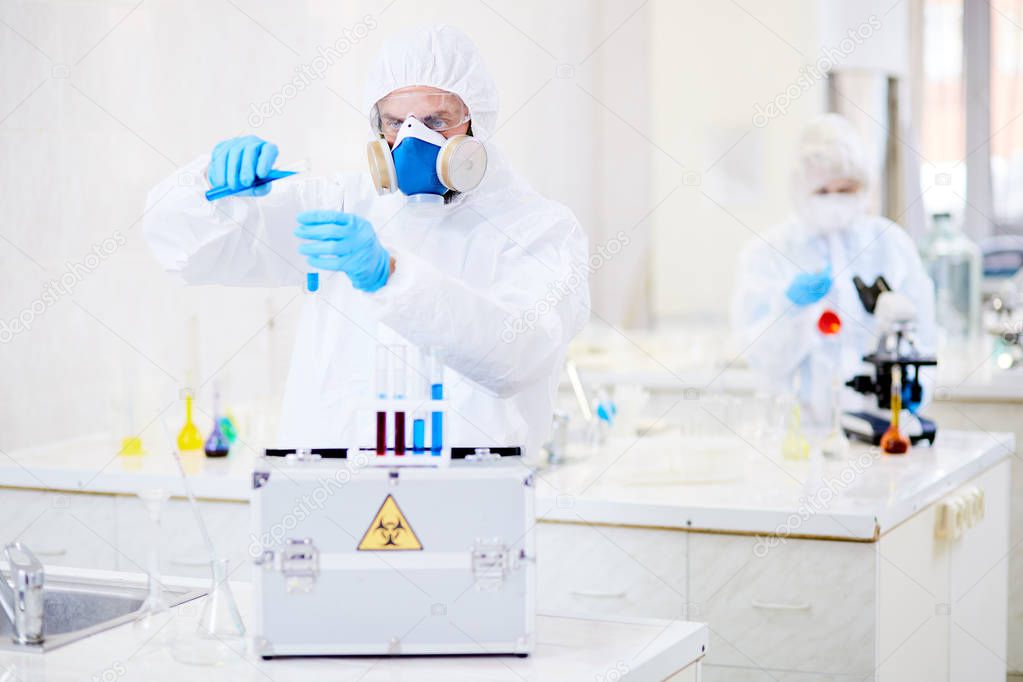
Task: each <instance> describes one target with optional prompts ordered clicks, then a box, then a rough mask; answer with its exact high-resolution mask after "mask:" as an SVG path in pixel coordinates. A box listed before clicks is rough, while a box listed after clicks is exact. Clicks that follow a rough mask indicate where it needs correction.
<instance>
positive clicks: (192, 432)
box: [178, 391, 203, 452]
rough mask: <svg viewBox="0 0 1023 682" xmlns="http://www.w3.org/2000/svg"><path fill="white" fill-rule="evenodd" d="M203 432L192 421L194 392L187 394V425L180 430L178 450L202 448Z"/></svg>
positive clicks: (185, 450)
mask: <svg viewBox="0 0 1023 682" xmlns="http://www.w3.org/2000/svg"><path fill="white" fill-rule="evenodd" d="M202 447H203V442H202V434H201V433H199V427H198V426H196V425H195V422H193V421H192V393H191V391H189V392H188V393H187V394H186V395H185V425H184V426H182V427H181V431H180V432H178V450H180V451H181V452H188V451H191V450H202Z"/></svg>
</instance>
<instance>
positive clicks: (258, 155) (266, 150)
mask: <svg viewBox="0 0 1023 682" xmlns="http://www.w3.org/2000/svg"><path fill="white" fill-rule="evenodd" d="M276 160H277V145H275V144H270V143H269V142H266V141H264V140H261V139H260V138H258V137H256V136H254V135H247V136H245V137H235V138H232V139H230V140H224V141H223V142H220V143H218V144H217V146H216V147H214V148H213V158H212V159H210V167H209V170H207V172H206V174H207V176H208V177H209V180H210V185H211V186H212V187H214V188H216V187H225V186H226V187H230V188H231V189H238V188H240V187H248V186H249V185H251V184H252V183H253V182H255V181H256V178H265V177H266V176H267V174H268V173H269V172H270V170H271V169H272V168H273V166H274V161H276ZM269 193H270V183H267V184H265V185H260V186H259V187H254V188H253V189H251V190H249V191H247V192H239V193H238V195H239V196H255V197H261V196H263V195H264V194H269Z"/></svg>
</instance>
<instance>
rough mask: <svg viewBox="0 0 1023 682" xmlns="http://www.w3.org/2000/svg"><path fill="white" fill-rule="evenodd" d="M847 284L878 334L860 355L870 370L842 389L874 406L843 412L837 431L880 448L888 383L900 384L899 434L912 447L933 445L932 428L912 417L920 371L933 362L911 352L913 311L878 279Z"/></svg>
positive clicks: (887, 417)
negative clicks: (870, 349)
mask: <svg viewBox="0 0 1023 682" xmlns="http://www.w3.org/2000/svg"><path fill="white" fill-rule="evenodd" d="M853 282H854V284H855V285H856V289H857V291H858V292H859V294H860V300H861V302H862V303H863V305H864V307H865V308H866V309H867V311H868V312H870V313H871V314H873V315H874V317H875V318H876V319H877V321H878V329H879V336H878V341H877V347H876V348H875V350H874V351H873V352H872V353H870V354H868V355H866V356H864V357H863V361H864V362H867V363H869V364H870V365H872V367H873V372H872V373H868V374H860V375H857V376H855V377H853V378H852V379H850V380H849V381H847V382H846V384H845V385H846V386H848V387H849V388H851V389H853V390H854V391H856V392H857V393H862V394H863V395H865V396H868V397H869V398H870V399H871V400H872V401H874V402H876V406H873V405H872V406H870V407H867V408H865V409H862V410H859V411H849V412H845V413H843V415H842V429H843V430H844V431H845V433H846V435H847V436H848V437H849V438H854V439H856V440H861V441H865V442H867V443H871V444H873V445H878V444H880V443H881V437H882V436H883V435H884V433H885V432H886V431H887V430H888V427H889V426H890V424H891V417H892V382H893V380H894V381H896V382H901V386H902V390H901V392H900V395H901V401H900V402H901V404H902V409H901V412H900V417H899V424H900V426H901V429H902V432H903V433H904V434H905V436H906V437H908V438H909V440H910V442H912V443H918V442H920V441H924V440H926V441H928V442H930V443H932V444H933V443H934V436H935V433H936V431H937V426H936V425H935V423H934V422H933V421H931V420H930V419H927V418H925V417H922V416H920V415H918V414H915V410H916V406H918V405H919V404H920V403H921V401H922V400H923V386H922V385H921V383H920V368H922V367H934V366H936V365H937V364H938V361H937V360H936V359H935V358H934V357H933V356H930V355H924V354H923V353H921V352H920V350H919V349H918V348H917V343H916V324H917V313H916V308H915V307H914V305H913V304H912V302H911V301H910V300H909V299H908V298H906V297H905V296H904V295H902V294H899V293H897V292H894V291H892V290H891V288H890V287H889V286H888V283H887V282H886V281H885V280H884V278H883V277H878V278H877V280H876V281H875V282H874V284H873V285H871V286H869V287H868V286H866V285H865V284H864V283H863V281H862V280H860V278H859V277H856V278H854V279H853Z"/></svg>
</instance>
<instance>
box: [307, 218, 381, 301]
mask: <svg viewBox="0 0 1023 682" xmlns="http://www.w3.org/2000/svg"><path fill="white" fill-rule="evenodd" d="M295 236H296V237H298V238H299V239H308V240H310V241H309V243H308V244H303V245H302V246H300V247H298V252H299V253H301V254H302V255H304V256H306V257H307V258H306V260H307V261H308V262H309V265H311V266H312V267H314V268H319V269H320V270H337V271H340V272H343V273H345V274H346V275H348V278H349V279H350V280H352V286H354V287H355V288H356V289H359V290H361V291H366V292H370V293H372V292H374V291H376V290H377V289H379V288H380V287H382V286H384V285H385V284H387V278H388V277H389V276H390V270H391V256H390V254H389V253H387V250H386V249H385V248H384V247H383V246H381V245H380V240H379V239H377V235H376V231H374V230H373V225H372V224H370V222H369V221H368V220H366V219H364V218H360V217H359V216H357V215H353V214H351V213H340V212H338V211H304V212H302V213H299V214H298V227H297V228H296V229H295Z"/></svg>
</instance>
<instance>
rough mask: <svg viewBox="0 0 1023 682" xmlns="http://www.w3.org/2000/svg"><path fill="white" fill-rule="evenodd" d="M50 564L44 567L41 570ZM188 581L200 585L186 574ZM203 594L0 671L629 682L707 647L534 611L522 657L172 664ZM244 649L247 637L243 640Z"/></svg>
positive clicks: (241, 599)
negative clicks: (152, 628) (152, 626)
mask: <svg viewBox="0 0 1023 682" xmlns="http://www.w3.org/2000/svg"><path fill="white" fill-rule="evenodd" d="M49 570H51V569H48V571H49ZM52 571H53V573H54V574H57V573H63V574H64V575H81V576H86V577H95V578H103V577H110V576H114V577H119V578H120V579H128V580H134V581H138V582H139V584H141V581H142V578H141V576H126V575H125V574H112V573H107V572H103V571H74V572H72V571H70V570H69V569H64V570H63V571H60V569H52ZM189 584H190V585H197V586H198V585H202V586H203V587H205V585H204V584H203V583H199V582H192V583H189ZM231 587H232V590H233V591H234V594H235V597H236V599H237V601H238V606H239V609H240V610H241V612H242V617H243V618H245V619H246V622H250V621H251V619H250V618H249V617H248V614H249V613H250V591H249V588H248V586H247V585H246V584H242V583H237V584H235V583H232V586H231ZM201 608H202V604H201V600H197V601H195V602H191V603H189V604H185V605H182V606H179V607H177V608H176V609H174V613H175V617H174V619H173V620H172V621H171V622H170V624H169V625H168V626H167V627H166V628H164V631H163V632H161V633H157V635H156V636H153V633H150V632H147V631H146V630H143V629H140V628H136V627H134V626H133V625H124V626H121V627H118V628H114V629H112V630H108V631H106V632H102V633H99V634H97V635H95V636H93V637H90V638H87V639H84V640H80V641H78V642H74V643H71V644H69V645H67V646H64V647H61V648H59V649H55V650H53V651H50V652H48V653H46V654H29V653H11V652H7V651H0V679H3V680H8V679H10V680H12V681H17V682H55V681H58V680H60V681H63V680H90V679H93V680H118V681H120V680H126V681H127V680H145V681H146V682H180V681H181V680H188V681H189V682H201V681H203V680H238V681H241V680H253V681H260V682H265V681H266V680H273V682H290V681H296V682H297V681H301V682H307V680H312V679H330V680H350V681H352V682H355V681H356V680H358V681H361V682H374V681H375V682H384V681H389V682H397V681H401V680H416V681H417V682H429V681H431V680H437V681H438V682H440V681H443V682H469V681H472V682H479V681H481V680H493V681H495V682H496V681H498V680H506V681H508V682H522V681H524V680H529V681H531V680H544V681H556V682H568V681H571V680H586V681H587V682H591V681H592V680H602V679H617V680H625V681H628V682H643V681H648V680H649V681H650V682H653V681H655V680H662V679H665V678H666V677H669V676H670V675H672V674H673V673H675V672H677V671H679V670H682V669H684V668H685V667H687V666H688V665H690V664H692V663H693V662H695V661H697V660H698V659H700V658H701V657H702V656H703V655H704V653H705V651H706V647H707V642H708V631H707V626H706V625H703V624H700V623H690V622H684V621H660V620H646V619H642V620H640V619H637V620H632V619H630V620H596V619H592V620H591V619H581V618H569V617H561V616H552V615H539V616H537V622H536V626H537V645H536V650H535V651H534V653H533V654H532V655H530V656H529V657H528V658H518V657H515V656H460V657H410V658H375V657H364V658H286V659H275V660H271V661H263V660H261V659H260V658H259V657H258V656H254V655H252V654H251V653H247V652H245V651H238V653H237V655H236V656H231V655H230V654H229V655H228V658H229V660H228V661H227V662H226V663H225V664H224V665H223V666H221V667H217V668H209V667H198V666H194V665H189V664H186V663H180V662H178V661H176V660H175V659H174V657H173V656H172V654H171V648H170V645H168V644H165V643H162V642H161V641H160V640H162V639H163V637H164V634H166V633H171V634H170V635H168V637H173V636H175V635H176V636H182V635H184V634H186V633H190V632H192V631H194V629H195V626H196V623H197V620H198V617H199V614H200V612H201ZM249 650H250V651H251V646H249Z"/></svg>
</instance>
